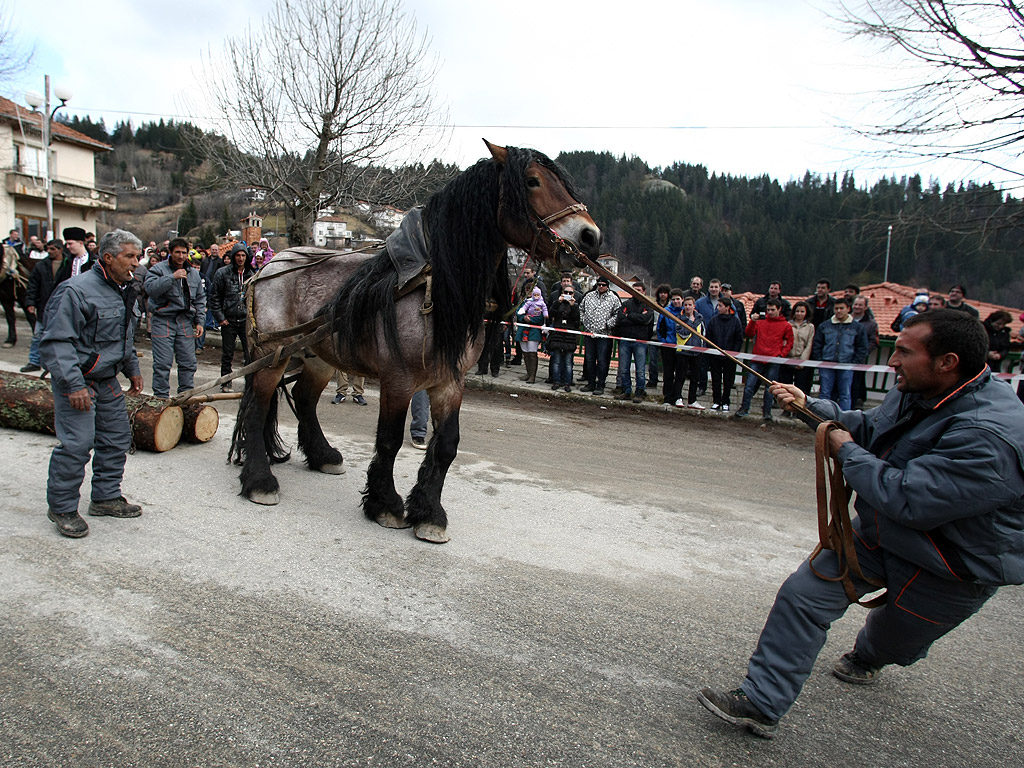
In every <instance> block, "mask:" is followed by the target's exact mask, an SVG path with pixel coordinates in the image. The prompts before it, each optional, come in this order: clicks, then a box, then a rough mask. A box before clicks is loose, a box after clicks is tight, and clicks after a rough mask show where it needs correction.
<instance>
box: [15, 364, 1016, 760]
mask: <svg viewBox="0 0 1024 768" xmlns="http://www.w3.org/2000/svg"><path fill="white" fill-rule="evenodd" d="M24 352H25V347H24V345H22V346H21V347H20V348H18V347H16V348H15V349H14V350H3V351H2V352H0V367H2V368H4V369H6V370H13V369H16V368H17V367H18V366H20V365H21V363H22V362H23V361H24V360H23V356H24ZM215 359H216V353H212V354H211V351H210V350H208V351H207V352H205V353H204V355H203V360H204V362H203V364H202V365H201V368H200V374H199V377H198V380H199V381H204V380H209V379H212V378H215V377H216V375H217V370H216V369H215V367H214V366H213V365H211V364H210V363H211V362H212V361H214V360H215ZM148 365H149V358H148V356H147V357H146V358H144V360H143V370H144V372H145V374H146V380H147V381H148V380H149V371H148V370H147V366H148ZM511 377H512V373H511V371H510V372H506V373H503V374H502V377H499V381H498V382H493V381H491V382H487V381H486V378H489V377H485V380H484V382H483V383H485V384H490V385H491V386H494V385H495V384H497V385H499V386H502V387H504V388H505V389H506V390H510V389H513V388H514V389H515V390H516V391H499V390H495V391H481V390H477V389H471V390H470V391H468V392H467V396H466V401H465V404H464V408H463V412H462V427H463V429H462V443H461V446H460V453H459V457H458V459H457V460H456V462H455V464H454V465H453V467H452V471H451V472H450V474H449V476H448V481H447V483H446V486H445V492H444V496H443V500H444V503H445V505H446V508H447V510H448V513H449V518H450V526H449V533H450V534H451V535H452V541H451V542H450V543H448V544H445V545H440V546H438V545H430V544H426V543H423V542H420V541H417V540H416V539H415V538H414V537H413V536H412V534H411V532H410V531H408V530H404V531H395V530H386V529H382V528H380V527H378V526H376V525H375V524H373V523H371V522H369V521H367V520H366V519H365V518H364V517H363V516H362V514H361V513H360V511H359V491H360V490H361V488H362V485H363V482H364V473H365V469H366V466H367V464H368V462H369V459H370V457H371V455H372V441H373V430H374V424H375V420H376V407H375V406H376V402H377V392H376V390H375V388H373V387H372V386H368V388H367V399H368V400H369V401H370V406H369V407H365V408H364V407H359V406H357V405H353V404H351V403H350V402H346V403H343V404H341V405H331V404H330V396H331V395H332V394H333V392H327V393H325V394H324V397H323V400H322V404H321V407H320V412H321V415H322V418H323V421H324V425H325V431H326V432H327V434H328V437H329V438H330V439H331V440H332V442H333V443H334V444H335V445H336V446H337V447H339V448H340V449H341V450H342V452H343V453H344V455H345V460H346V464H347V466H348V473H347V474H345V475H342V476H329V475H321V474H316V473H311V472H309V471H308V470H306V469H305V467H304V466H303V464H302V462H301V461H300V460H299V457H298V456H295V457H293V459H292V461H291V462H288V463H287V464H284V465H280V466H279V467H278V468H277V475H278V477H279V479H280V480H281V486H282V488H281V498H282V501H281V504H280V505H278V506H276V507H259V506H256V505H254V504H251V503H249V502H248V501H245V500H243V499H242V498H240V497H238V496H237V491H238V480H237V469H236V468H235V467H232V466H229V465H226V464H225V457H226V455H227V448H228V442H229V439H230V432H231V426H232V415H233V413H234V412H235V409H236V406H235V404H234V403H228V404H227V405H224V406H220V413H221V417H222V423H221V427H220V430H219V432H218V434H217V436H216V437H215V438H214V439H213V441H211V442H210V443H208V444H205V445H198V446H196V445H180V446H179V447H177V448H175V449H174V450H172V451H170V452H168V453H165V454H145V453H137V454H135V455H132V456H130V457H129V459H128V466H127V471H126V478H125V484H124V491H125V494H126V495H127V496H128V498H129V499H130V500H132V501H136V502H138V503H140V504H142V505H143V506H144V510H145V512H144V514H143V516H142V517H141V518H138V519H134V520H113V519H108V518H89V522H90V525H91V532H90V535H89V536H88V537H86V538H85V539H80V540H70V539H66V538H63V537H61V536H59V535H58V534H57V533H56V531H55V530H54V527H53V525H52V524H51V523H49V522H48V521H47V520H46V517H45V511H46V505H45V478H46V464H47V460H48V457H49V453H50V451H51V450H52V447H53V445H54V440H53V438H51V437H47V436H44V435H36V434H31V433H24V432H15V431H11V430H0V484H2V491H3V493H2V496H3V499H4V503H3V505H2V508H0V531H2V534H3V535H2V538H0V574H2V577H0V578H2V582H0V583H2V585H3V590H2V592H0V765H3V766H12V767H13V766H273V765H279V766H425V765H443V766H488V767H489V766H569V767H572V768H575V767H583V766H609V767H612V766H614V767H620V766H736V765H739V766H747V765H751V766H754V765H756V766H819V765H822V766H823V765H844V764H849V765H861V766H908V765H913V766H919V765H929V766H934V767H936V768H937V767H940V766H1007V765H1016V764H1019V762H1020V755H1021V754H1022V746H1024V745H1022V736H1021V725H1022V723H1024V693H1022V692H1024V672H1022V667H1021V658H1022V651H1024V642H1022V640H1021V632H1020V628H1021V625H1020V616H1021V615H1022V614H1024V593H1022V591H1021V590H1019V589H1014V588H1008V589H1004V590H1002V591H1001V592H1000V593H999V594H998V595H997V596H996V597H995V598H994V599H993V600H992V601H990V603H989V604H988V605H987V606H986V607H985V608H984V609H983V610H982V612H981V613H980V614H979V615H978V616H976V617H975V618H973V619H972V620H971V621H969V622H968V623H966V624H965V625H964V626H963V627H961V628H960V629H959V630H957V631H956V632H954V633H953V634H952V635H950V636H948V637H947V638H945V639H944V640H942V641H940V642H939V643H937V644H936V645H935V647H934V648H933V650H932V653H931V655H930V656H929V658H927V659H926V660H924V661H922V662H920V663H918V664H917V665H915V666H913V667H910V668H907V669H887V670H886V671H885V672H884V674H883V676H882V679H881V680H880V682H879V683H878V684H877V685H876V686H874V687H871V688H863V687H857V686H850V685H846V684H843V683H841V682H839V681H838V680H835V679H834V678H833V677H832V676H831V675H830V674H829V671H828V670H829V668H830V666H831V662H832V660H833V659H834V658H835V657H836V656H838V655H839V654H841V653H842V652H844V651H846V650H848V648H849V647H850V646H851V645H852V642H853V638H854V635H855V634H856V631H857V629H858V628H859V626H860V623H861V622H862V621H863V611H861V609H857V608H854V609H851V610H850V611H849V613H848V614H847V616H846V617H844V618H843V619H842V620H841V621H839V622H837V623H836V624H835V625H834V626H833V629H832V632H831V635H830V639H829V642H828V645H827V646H826V648H825V650H824V652H823V653H822V655H821V657H820V658H819V660H818V663H817V665H816V667H815V671H814V673H813V674H812V676H811V678H810V680H809V681H808V683H807V685H806V687H805V689H804V692H803V695H802V696H801V698H800V699H799V701H798V702H797V704H796V706H795V707H794V708H793V710H792V711H791V712H790V713H789V715H788V716H787V717H786V718H784V719H783V721H782V725H781V727H780V732H779V735H778V737H777V738H776V739H775V740H774V741H771V742H768V741H763V740H760V739H756V738H753V737H751V736H749V735H747V734H745V733H744V732H741V731H738V730H735V729H734V728H732V727H731V726H728V725H727V724H725V723H722V722H720V721H719V720H717V719H716V718H714V717H712V716H711V715H710V714H709V713H707V712H706V711H705V710H704V709H703V708H702V707H701V706H700V704H699V703H698V702H697V701H696V698H695V692H696V689H698V688H700V687H701V686H703V685H709V684H710V685H714V686H719V687H729V688H732V687H735V686H736V685H737V684H738V683H739V682H740V681H741V679H742V675H743V672H744V668H745V662H746V659H747V657H748V656H749V654H750V651H751V650H752V648H753V645H754V643H755V642H756V639H757V635H758V632H759V630H760V628H761V625H762V623H763V621H764V617H765V615H766V613H767V611H768V609H769V608H770V606H771V602H772V599H773V597H774V593H775V590H776V589H777V587H778V585H779V583H780V582H781V581H782V580H783V579H784V578H785V576H786V575H787V574H788V573H789V572H790V571H791V570H792V569H793V568H795V567H796V565H797V564H799V562H800V561H801V560H802V558H804V557H805V556H806V554H807V553H808V551H809V550H810V549H811V547H812V546H813V543H814V539H815V536H816V530H815V523H814V519H813V464H812V458H813V455H812V449H811V442H810V433H809V432H808V431H804V430H803V429H798V428H794V427H793V426H792V425H789V424H777V425H771V426H768V427H762V425H761V424H760V422H759V421H756V422H750V423H743V422H740V423H736V422H734V421H726V420H722V419H716V418H712V417H710V414H703V415H695V414H692V413H680V412H679V411H677V410H671V411H670V412H666V411H665V410H663V409H662V408H661V407H660V406H654V405H650V406H644V407H643V408H639V409H638V408H633V407H626V408H622V407H615V406H616V405H619V404H616V403H612V402H611V401H610V399H608V398H605V399H604V400H602V401H600V402H599V401H596V400H594V399H592V398H591V399H587V398H579V397H577V396H575V395H573V396H551V394H550V393H546V392H545V390H544V389H543V388H541V387H539V386H535V387H532V388H530V389H531V390H532V392H533V393H534V394H532V395H531V394H527V393H526V392H525V391H523V387H524V386H525V385H520V384H513V383H512V382H511V381H510V379H511ZM502 382H504V383H502ZM513 394H516V395H518V397H512V395H513ZM545 394H546V395H547V396H546V397H545V396H544V395H545ZM282 431H283V434H284V436H285V439H286V440H287V441H288V442H290V443H294V439H295V437H294V436H295V433H294V421H293V420H292V419H291V417H290V414H288V415H287V417H286V418H284V419H283V425H282ZM422 457H423V454H422V453H420V452H418V451H415V450H413V449H412V448H411V446H409V445H407V446H406V447H404V448H403V449H402V451H401V452H400V453H399V457H398V461H397V466H396V482H397V484H398V487H399V490H400V492H403V493H404V492H405V491H407V490H408V489H409V488H410V487H411V485H412V483H413V482H414V479H415V472H416V469H417V467H418V463H419V461H420V460H421V459H422ZM84 493H85V495H86V496H87V494H88V481H87V482H86V485H85V486H84ZM85 506H86V502H84V501H83V505H82V509H83V510H84V509H85Z"/></svg>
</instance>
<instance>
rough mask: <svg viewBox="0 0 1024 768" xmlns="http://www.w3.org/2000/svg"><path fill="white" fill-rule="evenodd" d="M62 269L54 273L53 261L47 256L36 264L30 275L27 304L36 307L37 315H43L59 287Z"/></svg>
mask: <svg viewBox="0 0 1024 768" xmlns="http://www.w3.org/2000/svg"><path fill="white" fill-rule="evenodd" d="M59 276H60V269H59V268H58V269H57V274H56V275H54V274H53V262H52V261H51V260H50V259H49V258H46V259H44V260H43V261H40V262H39V263H38V264H36V266H35V269H33V270H32V274H31V275H29V276H28V290H27V292H26V294H25V306H26V307H35V308H36V317H42V316H43V311H44V310H45V309H46V302H48V301H49V300H50V294H52V293H53V289H54V288H56V287H57V283H58V279H57V278H58V277H59Z"/></svg>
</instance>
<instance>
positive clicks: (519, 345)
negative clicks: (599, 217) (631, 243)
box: [479, 268, 1024, 421]
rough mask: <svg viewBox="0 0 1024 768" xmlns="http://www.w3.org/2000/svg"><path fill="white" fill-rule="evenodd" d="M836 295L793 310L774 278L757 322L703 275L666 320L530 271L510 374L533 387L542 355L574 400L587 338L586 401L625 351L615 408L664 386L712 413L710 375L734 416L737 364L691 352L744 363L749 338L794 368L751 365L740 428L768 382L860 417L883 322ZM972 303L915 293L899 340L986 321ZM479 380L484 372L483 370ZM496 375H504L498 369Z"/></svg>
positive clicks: (993, 319) (671, 300)
mask: <svg viewBox="0 0 1024 768" xmlns="http://www.w3.org/2000/svg"><path fill="white" fill-rule="evenodd" d="M632 287H633V289H634V290H636V291H637V292H639V293H645V286H644V285H643V283H640V282H634V283H632ZM837 294H838V291H836V292H833V290H832V285H831V282H830V281H829V280H828V279H826V278H822V279H821V280H819V281H818V282H817V285H816V287H815V292H814V294H813V295H811V296H808V297H807V298H806V299H803V300H801V301H796V302H795V303H791V302H790V301H789V300H787V299H786V298H784V297H783V295H782V284H781V282H779V281H777V280H773V281H772V282H771V283H770V284H769V285H768V290H767V292H766V293H765V294H764V295H763V296H761V297H759V298H758V299H756V300H755V301H754V302H753V306H752V307H751V313H750V317H749V319H748V318H747V317H746V307H745V306H744V304H743V302H741V301H739V300H738V299H736V298H734V297H733V292H732V285H731V284H729V283H725V282H723V281H722V280H720V279H719V278H712V279H710V280H709V281H708V285H707V292H705V290H704V280H703V278H701V277H699V276H694V277H693V278H692V279H691V280H690V282H689V287H688V288H685V289H681V288H672V287H670V286H669V285H667V284H661V285H658V286H657V287H656V288H655V289H654V300H655V302H656V303H657V305H658V306H660V307H661V308H662V309H663V310H664V312H663V313H658V312H655V311H654V310H653V309H652V308H651V307H650V306H649V305H648V304H647V303H646V302H643V301H641V300H640V299H637V298H635V297H632V296H630V297H627V298H626V299H625V300H623V299H622V298H620V297H619V295H618V294H617V293H616V292H614V291H612V290H611V289H610V287H609V285H608V281H607V280H605V279H604V278H598V279H597V280H596V281H595V283H594V286H593V288H592V289H591V290H589V291H587V292H585V293H583V294H582V295H581V291H580V289H579V283H578V282H577V281H576V279H575V278H574V276H573V275H572V273H570V272H565V273H563V274H562V276H561V279H560V282H559V285H558V286H556V287H555V288H554V289H553V290H552V291H551V293H550V294H548V296H547V300H546V301H545V300H544V298H543V297H544V285H543V282H542V280H541V278H540V276H539V275H537V274H536V273H535V272H534V271H533V270H532V269H530V268H526V269H524V271H523V274H522V276H521V277H520V279H519V280H518V281H517V283H516V285H515V288H514V292H513V298H514V300H515V301H516V302H517V304H516V307H515V309H514V322H513V323H510V324H509V329H508V332H507V333H506V337H505V338H506V342H505V350H504V351H505V364H506V366H510V365H517V364H519V362H520V360H525V361H526V366H527V372H526V375H525V376H524V377H523V379H524V380H525V381H526V382H527V383H534V382H536V381H537V365H538V362H537V361H538V352H540V351H547V352H548V353H549V354H550V356H551V363H550V371H551V375H550V376H549V377H548V379H547V380H546V383H548V384H551V385H552V386H551V388H552V389H553V390H556V389H558V390H564V391H566V392H568V391H570V389H571V382H572V379H573V362H574V353H575V350H576V349H577V348H578V346H579V343H580V336H581V335H582V336H583V339H582V344H583V370H582V376H581V378H580V379H579V380H578V382H577V383H579V384H582V386H580V388H579V389H580V391H581V392H588V393H593V394H595V395H602V394H604V391H605V384H606V379H607V376H608V372H609V369H610V365H611V361H612V356H613V354H614V353H615V351H616V350H617V354H618V374H617V379H616V382H615V383H616V387H615V389H614V391H613V392H612V395H613V397H614V398H615V399H618V400H632V401H633V402H636V403H639V402H644V401H646V400H648V399H649V396H648V392H647V387H648V385H650V386H651V387H657V386H658V383H659V381H660V382H661V402H662V403H663V404H664V405H671V406H675V407H678V408H690V409H694V410H704V409H705V408H706V407H707V406H705V405H704V404H703V403H701V402H700V398H702V397H704V396H705V394H706V391H707V385H708V379H709V374H710V380H711V393H712V394H711V406H710V407H711V409H713V410H716V411H720V412H728V411H730V410H731V408H732V397H731V390H732V388H733V386H734V385H735V383H736V373H737V371H736V363H735V362H734V361H733V360H731V359H730V358H728V357H726V356H723V355H720V354H715V353H711V352H704V351H702V350H700V349H694V348H695V347H696V348H701V347H707V346H709V345H708V343H707V342H708V341H710V342H711V343H712V344H714V345H716V346H718V347H719V348H720V349H722V350H725V351H728V352H733V353H735V352H739V351H741V350H742V349H743V346H744V342H745V340H750V343H751V352H752V353H753V354H754V355H755V356H764V357H776V358H788V359H789V360H792V361H793V363H792V364H780V363H778V362H765V361H760V360H752V361H750V362H749V363H748V365H749V367H750V368H751V369H753V370H754V371H756V372H757V373H758V374H760V376H755V375H751V374H746V375H745V378H744V382H743V395H742V400H741V403H740V406H739V409H738V410H737V411H736V412H735V413H734V414H733V415H734V417H735V418H743V417H745V416H747V415H748V414H749V411H750V408H751V406H752V404H753V400H754V397H755V395H756V394H757V391H758V389H759V388H760V386H761V385H762V383H763V382H764V380H765V379H767V380H771V381H776V380H778V381H782V382H784V383H793V384H796V386H798V387H799V388H800V389H801V390H803V391H805V392H810V391H811V389H812V387H813V385H814V382H815V378H817V381H818V392H819V393H820V396H821V397H824V398H828V399H831V400H834V401H835V402H837V403H839V405H840V407H841V408H844V409H850V408H863V407H864V404H865V401H866V399H867V396H868V391H867V372H866V371H863V370H860V371H857V370H853V369H851V368H849V367H847V366H848V365H851V364H853V365H862V364H865V363H867V362H868V361H869V360H870V359H871V356H872V355H873V354H874V353H875V351H876V350H877V349H878V347H879V339H878V331H879V329H878V321H877V320H876V318H875V315H874V313H873V312H872V310H871V307H870V302H869V299H868V297H867V296H864V295H862V294H861V292H860V288H859V287H858V286H856V285H852V284H850V285H847V286H845V287H844V289H843V291H842V294H839V295H837ZM966 298H967V290H966V289H965V287H964V286H963V285H954V286H952V288H950V290H949V292H948V294H947V295H946V296H941V295H938V294H932V293H930V292H929V291H928V289H927V288H921V289H918V290H917V292H916V294H915V296H914V298H913V300H912V301H911V303H910V304H908V305H907V306H906V307H903V308H902V309H901V310H900V312H899V316H898V317H897V318H896V320H895V321H894V322H893V323H892V330H893V331H894V332H897V333H898V332H899V331H900V330H902V327H903V324H904V323H905V322H906V321H907V320H908V319H909V318H911V317H913V316H915V315H917V314H921V313H923V312H928V311H931V310H935V309H939V308H947V309H953V310H957V311H959V312H963V313H965V314H968V315H970V316H972V317H975V318H979V313H978V310H977V309H976V308H975V307H972V306H971V305H970V304H969V303H967V301H966ZM979 319H980V318H979ZM1021 319H1022V320H1024V315H1022V317H1021ZM1011 321H1012V317H1011V315H1010V314H1009V313H1008V312H1006V311H1003V310H1000V311H996V312H993V313H992V314H990V315H989V316H988V317H987V318H985V320H984V323H983V324H984V327H985V330H986V332H987V333H988V336H989V339H990V352H989V365H990V367H991V368H992V370H993V371H1000V370H1002V368H1003V366H1004V361H1006V360H1008V358H1009V354H1010V345H1011V341H1014V339H1011V332H1010V328H1009V323H1010V322H1011ZM581 331H582V332H583V333H582V334H581V333H580V332H581ZM1020 341H1024V339H1020ZM513 352H515V355H513ZM497 359H500V356H499V357H498V358H497ZM882 362H884V361H882ZM805 363H806V364H805ZM479 372H480V373H483V372H484V369H483V366H481V369H480V371H479ZM492 375H497V373H496V372H495V371H494V370H493V368H492ZM761 377H763V378H761ZM1022 389H1024V387H1022ZM1022 399H1024V395H1022ZM772 407H773V403H772V396H771V394H770V392H768V390H767V387H765V395H764V400H763V402H762V418H763V419H765V420H768V421H770V420H772V418H773V417H772ZM787 415H788V414H787Z"/></svg>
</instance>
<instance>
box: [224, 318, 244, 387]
mask: <svg viewBox="0 0 1024 768" xmlns="http://www.w3.org/2000/svg"><path fill="white" fill-rule="evenodd" d="M236 339H237V340H238V341H239V342H240V343H241V345H242V366H243V367H244V366H246V365H248V364H249V340H248V339H246V337H245V320H229V321H228V324H227V325H222V326H221V327H220V375H221V376H226V375H228V374H229V373H231V364H232V363H233V362H234V360H235V340H236Z"/></svg>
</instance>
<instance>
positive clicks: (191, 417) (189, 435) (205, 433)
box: [182, 403, 220, 443]
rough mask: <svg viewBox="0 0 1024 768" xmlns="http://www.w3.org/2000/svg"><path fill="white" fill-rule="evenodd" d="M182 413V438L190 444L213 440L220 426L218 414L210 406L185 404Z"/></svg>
mask: <svg viewBox="0 0 1024 768" xmlns="http://www.w3.org/2000/svg"><path fill="white" fill-rule="evenodd" d="M182 412H183V414H184V416H185V426H184V432H183V437H184V439H185V440H187V441H188V442H190V443H206V442H209V441H210V440H212V439H213V436H214V435H216V434H217V428H218V427H219V426H220V414H219V413H217V409H216V408H214V407H213V406H212V405H205V404H203V403H187V404H186V405H185V406H184V407H183V408H182Z"/></svg>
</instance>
